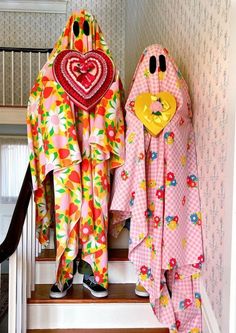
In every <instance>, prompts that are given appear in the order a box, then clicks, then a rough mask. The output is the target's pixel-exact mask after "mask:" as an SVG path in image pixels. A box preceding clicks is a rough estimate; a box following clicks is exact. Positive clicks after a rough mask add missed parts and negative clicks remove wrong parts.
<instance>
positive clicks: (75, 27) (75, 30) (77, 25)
mask: <svg viewBox="0 0 236 333" xmlns="http://www.w3.org/2000/svg"><path fill="white" fill-rule="evenodd" d="M73 32H74V35H75V37H78V36H79V22H78V21H75V22H74V24H73Z"/></svg>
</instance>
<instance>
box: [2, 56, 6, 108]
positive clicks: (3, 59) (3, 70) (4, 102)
mask: <svg viewBox="0 0 236 333" xmlns="http://www.w3.org/2000/svg"><path fill="white" fill-rule="evenodd" d="M5 97H6V96H5V51H3V52H2V104H3V105H5V104H6V98H5Z"/></svg>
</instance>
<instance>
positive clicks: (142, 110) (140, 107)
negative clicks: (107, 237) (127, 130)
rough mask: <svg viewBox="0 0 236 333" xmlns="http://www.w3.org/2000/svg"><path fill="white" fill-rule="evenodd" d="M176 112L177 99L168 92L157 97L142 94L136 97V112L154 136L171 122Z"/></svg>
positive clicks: (160, 93) (162, 92) (163, 92)
mask: <svg viewBox="0 0 236 333" xmlns="http://www.w3.org/2000/svg"><path fill="white" fill-rule="evenodd" d="M175 111H176V99H175V97H174V96H173V95H171V94H170V93H169V92H167V91H161V92H159V93H158V94H157V95H153V94H150V93H141V94H139V95H138V96H137V97H136V100H135V103H134V112H135V114H136V116H137V117H138V119H139V120H140V121H141V122H142V123H143V124H144V126H145V127H146V128H147V130H148V131H149V132H150V133H151V135H153V136H157V135H158V134H159V133H160V132H161V131H162V130H163V128H165V126H166V125H167V124H168V123H169V122H170V120H171V119H172V117H173V116H174V114H175Z"/></svg>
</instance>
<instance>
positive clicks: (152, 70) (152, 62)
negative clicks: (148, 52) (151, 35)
mask: <svg viewBox="0 0 236 333" xmlns="http://www.w3.org/2000/svg"><path fill="white" fill-rule="evenodd" d="M156 69H157V60H156V57H155V56H151V57H150V59H149V72H150V73H151V74H154V73H155V71H156Z"/></svg>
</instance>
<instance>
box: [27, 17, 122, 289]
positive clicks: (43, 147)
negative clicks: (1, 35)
mask: <svg viewBox="0 0 236 333" xmlns="http://www.w3.org/2000/svg"><path fill="white" fill-rule="evenodd" d="M85 20H86V21H87V22H88V25H89V34H88V33H87V32H86V34H84V22H85ZM74 22H77V26H78V25H79V29H77V30H76V32H75V31H74V30H75V29H74V28H73V27H74ZM64 49H75V50H78V51H80V52H82V53H85V52H87V51H90V50H92V49H99V50H102V51H103V52H105V53H106V54H107V55H108V56H109V57H110V51H109V49H108V47H107V45H106V43H105V42H104V38H103V35H102V33H101V30H100V28H99V26H98V24H97V22H96V20H95V19H94V17H93V16H92V15H91V14H89V13H88V12H86V11H81V12H80V13H73V14H72V15H71V17H70V18H69V20H68V22H67V24H66V27H65V29H64V31H63V33H62V35H61V36H60V38H59V40H58V41H57V43H56V45H55V47H54V49H53V51H52V53H51V55H50V57H49V59H48V61H47V63H46V64H45V65H44V67H43V68H42V70H41V71H40V72H39V75H38V78H37V80H36V83H35V85H34V87H33V88H32V91H31V95H30V98H29V105H28V112H27V127H28V141H29V148H30V166H31V173H32V179H33V189H34V193H35V202H36V223H37V234H38V238H39V241H40V243H41V244H47V243H48V241H49V227H50V224H51V222H52V220H53V217H54V212H55V224H56V242H57V261H58V270H57V278H56V280H57V283H58V285H59V287H60V288H62V287H63V285H64V283H65V282H66V281H67V280H68V279H70V278H72V277H73V260H74V259H75V257H76V256H77V254H78V250H79V246H80V247H81V251H82V255H81V256H82V259H83V260H85V261H86V262H88V263H89V264H90V265H91V267H92V269H93V272H94V275H95V279H96V281H97V282H98V283H99V284H101V285H103V286H104V287H107V282H108V280H107V228H108V201H109V194H110V171H111V169H114V168H116V167H118V166H120V165H122V164H123V162H124V122H123V111H122V105H121V97H122V86H121V82H120V79H119V73H118V72H117V71H116V74H115V78H114V81H113V83H112V84H111V86H110V88H109V90H108V91H107V92H106V93H105V95H104V96H103V97H102V99H101V100H100V101H99V103H98V104H97V105H96V106H95V107H94V108H93V109H91V110H90V111H89V112H87V111H84V110H82V109H80V108H79V107H77V106H75V105H74V103H72V101H71V100H70V99H69V97H68V95H67V94H66V92H65V91H64V90H63V88H62V87H61V86H60V84H59V83H57V82H56V81H55V78H54V75H53V71H52V65H53V62H54V59H55V57H56V56H57V54H59V53H60V52H61V51H62V50H64ZM50 174H53V177H52V178H53V184H52V182H51V181H50Z"/></svg>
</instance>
